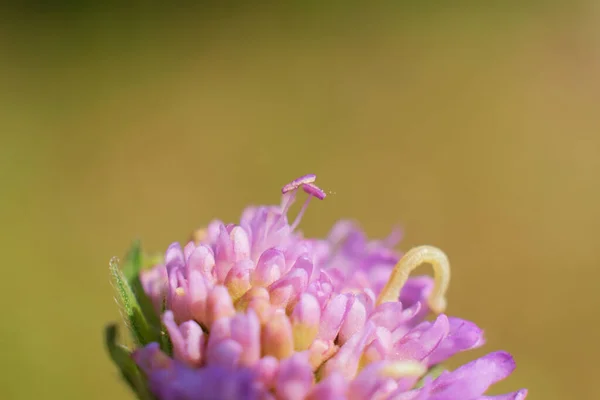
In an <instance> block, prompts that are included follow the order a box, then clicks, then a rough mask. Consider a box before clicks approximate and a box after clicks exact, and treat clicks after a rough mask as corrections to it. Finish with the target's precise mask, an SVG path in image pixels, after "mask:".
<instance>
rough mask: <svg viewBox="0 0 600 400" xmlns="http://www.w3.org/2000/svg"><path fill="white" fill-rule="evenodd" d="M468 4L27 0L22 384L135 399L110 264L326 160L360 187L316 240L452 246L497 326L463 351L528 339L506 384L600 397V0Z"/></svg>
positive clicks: (6, 285)
mask: <svg viewBox="0 0 600 400" xmlns="http://www.w3.org/2000/svg"><path fill="white" fill-rule="evenodd" d="M449 3H452V2H441V1H438V2H434V1H423V2H417V1H399V2H387V3H375V2H373V3H368V4H369V5H364V4H362V3H359V2H356V1H353V2H347V3H342V2H328V3H326V5H325V3H319V2H305V3H301V2H297V3H289V4H288V5H286V6H281V5H279V6H266V5H259V3H254V4H253V2H248V3H243V4H242V3H240V4H238V3H235V2H229V3H227V4H221V5H219V6H217V2H214V4H213V5H206V3H203V5H202V6H195V7H193V8H191V7H189V6H188V7H183V6H181V7H176V6H174V5H173V6H169V7H163V8H162V9H159V8H158V7H155V8H153V9H151V8H150V7H141V6H138V7H124V6H123V5H122V4H120V5H119V4H117V5H115V7H114V9H110V10H109V9H108V6H106V4H103V5H98V4H94V3H92V2H81V3H77V2H72V4H67V3H63V4H62V5H61V6H60V7H58V6H52V5H49V4H47V3H44V4H42V3H39V4H37V6H35V5H32V4H30V5H29V8H26V7H25V6H22V7H20V9H14V8H13V9H12V10H10V11H9V10H5V11H3V12H2V13H1V16H0V20H1V23H0V179H1V188H0V218H1V219H0V236H1V241H0V243H1V247H0V249H1V250H2V253H3V265H4V266H3V278H2V279H1V280H0V282H1V283H0V285H2V286H1V289H2V290H1V292H0V293H1V295H2V298H1V300H2V304H3V312H4V318H3V322H2V325H1V327H2V328H1V330H0V341H1V343H2V345H3V346H2V347H3V349H2V357H1V360H2V362H1V363H0V398H1V399H9V400H13V399H14V400H21V399H86V400H93V399H108V398H118V399H129V398H132V397H131V396H130V395H129V393H128V392H127V390H126V388H125V387H124V385H122V384H121V383H120V382H119V380H118V378H117V372H116V370H115V369H114V368H113V366H112V365H110V364H109V362H108V359H107V357H106V355H105V353H104V348H103V346H102V329H103V327H104V325H105V324H106V323H107V322H109V321H113V320H117V319H118V318H119V314H118V309H117V307H116V305H115V303H114V301H113V298H112V292H111V287H110V284H109V281H108V261H109V259H110V258H111V257H112V256H115V255H119V256H122V255H123V254H124V252H125V251H126V249H127V247H128V246H129V244H130V242H131V240H132V239H134V238H140V239H141V240H142V241H143V244H144V246H145V248H146V249H148V250H153V251H164V250H165V249H166V247H167V246H168V244H169V243H171V242H172V241H176V240H179V241H182V240H184V239H186V238H187V237H188V236H187V235H188V234H189V232H190V231H191V230H192V229H194V228H197V227H199V226H202V225H203V224H205V223H206V222H207V221H209V220H210V219H212V218H214V217H219V218H221V219H223V220H226V221H236V220H237V219H238V217H239V214H240V212H241V210H242V208H243V207H245V206H246V205H248V204H250V203H255V204H256V203H275V202H278V200H279V189H280V186H281V185H282V184H283V183H286V182H287V181H289V180H290V179H291V178H295V177H296V176H298V175H301V174H304V173H308V172H314V173H316V174H318V176H319V180H318V183H319V185H320V186H321V187H323V188H324V189H326V190H328V191H332V192H334V193H335V194H334V195H331V196H329V197H328V198H327V199H326V201H324V202H318V203H313V204H312V205H311V208H310V210H309V212H308V213H307V216H306V218H305V219H304V221H303V223H302V229H303V230H304V231H305V232H306V233H307V234H309V235H324V234H326V232H327V231H328V229H329V227H330V226H331V225H332V224H333V223H334V221H336V220H337V219H339V218H342V217H352V218H355V219H357V220H359V221H360V222H361V223H362V225H363V226H364V227H365V229H366V230H367V232H368V233H369V234H370V235H372V236H375V237H377V236H383V235H385V234H386V233H387V232H388V230H389V229H390V228H391V227H392V226H393V225H394V224H398V223H399V224H401V225H402V226H403V227H404V228H405V230H406V238H405V240H404V242H403V243H402V245H401V248H402V249H405V250H407V249H408V248H410V247H411V246H413V245H418V244H433V245H436V246H439V247H441V248H442V249H444V250H445V251H446V252H447V254H448V255H449V257H450V260H451V262H452V265H453V282H452V285H451V289H450V293H449V299H450V303H449V304H450V307H449V310H448V312H449V313H450V314H454V315H458V316H461V317H463V318H468V319H472V320H474V321H476V322H477V323H478V324H479V325H480V326H482V327H483V328H484V329H485V330H486V332H487V338H488V344H487V345H486V346H485V348H484V349H483V350H480V351H479V350H478V351H476V352H473V353H470V354H467V355H465V356H464V357H463V356H461V357H459V358H458V359H457V360H456V362H462V361H465V360H467V359H470V358H472V357H474V356H477V355H481V354H484V353H485V352H489V351H493V350H498V349H506V350H508V351H510V352H512V353H513V354H514V355H515V357H516V359H517V362H518V368H517V370H516V372H515V374H514V375H513V376H512V377H511V378H510V379H509V380H507V381H506V382H503V383H502V384H500V385H498V386H497V387H496V388H495V392H499V391H506V390H512V389H517V388H520V387H529V388H530V398H532V399H546V400H552V399H561V400H562V399H597V398H600V393H599V390H598V385H597V382H596V381H595V380H596V379H598V378H597V376H598V373H599V372H600V368H599V367H598V356H599V355H600V354H599V353H600V345H599V344H598V338H599V335H600V323H599V322H598V320H597V319H596V318H597V316H598V311H599V307H598V306H599V305H600V304H599V303H600V294H599V293H600V292H599V291H600V286H599V285H598V280H599V278H600V269H599V267H600V257H599V256H598V249H599V243H600V242H599V241H598V234H599V231H600V207H598V205H599V204H600V186H599V183H600V182H599V181H600V179H599V178H600V7H598V4H597V3H596V2H595V1H593V0H590V1H588V2H584V1H582V2H577V1H572V2H568V1H566V0H565V1H563V2H544V1H528V2H517V1H504V2H500V1H490V2H483V1H481V2H475V1H472V2H465V1H463V2H459V3H456V2H454V3H452V4H449ZM101 8H102V9H101ZM57 9H61V11H60V12H59V11H56V10H57ZM423 271H427V270H426V269H423Z"/></svg>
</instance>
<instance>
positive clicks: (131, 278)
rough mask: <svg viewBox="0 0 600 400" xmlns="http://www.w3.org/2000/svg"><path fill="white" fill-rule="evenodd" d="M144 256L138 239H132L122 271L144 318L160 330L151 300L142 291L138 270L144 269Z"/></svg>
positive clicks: (158, 319)
mask: <svg viewBox="0 0 600 400" xmlns="http://www.w3.org/2000/svg"><path fill="white" fill-rule="evenodd" d="M145 258H146V257H144V253H143V252H142V246H141V243H140V241H139V240H136V241H134V242H133V244H132V245H131V248H130V249H129V251H128V252H127V256H125V261H124V262H123V268H122V271H123V275H125V277H126V278H127V282H129V286H131V289H132V291H133V294H134V295H135V297H136V298H137V300H138V303H139V304H140V308H141V310H142V314H144V317H146V320H147V321H148V323H149V324H150V325H151V326H153V327H154V329H157V330H160V317H159V316H158V315H157V314H156V311H155V310H154V306H153V305H152V300H150V298H149V297H148V295H147V294H146V292H145V291H144V288H143V287H142V281H141V280H140V271H141V270H142V269H144V265H143V264H144V261H145Z"/></svg>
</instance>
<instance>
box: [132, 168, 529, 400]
mask: <svg viewBox="0 0 600 400" xmlns="http://www.w3.org/2000/svg"><path fill="white" fill-rule="evenodd" d="M314 181H315V176H314V175H306V176H303V177H301V178H298V179H296V180H294V181H292V182H291V183H289V184H287V185H285V186H284V188H283V189H282V193H283V196H282V201H281V204H280V205H279V206H261V207H250V208H247V209H246V210H245V211H244V213H243V215H242V217H241V220H240V223H239V224H237V225H236V224H224V223H223V222H221V221H214V222H212V223H210V224H209V225H208V226H207V228H206V229H205V230H202V231H199V232H196V234H195V235H194V237H193V240H191V241H190V242H189V243H187V244H186V245H185V246H184V247H183V248H182V247H181V246H180V245H179V244H178V243H174V244H172V245H171V246H169V248H168V250H167V252H166V254H165V257H164V263H163V264H161V265H158V266H155V267H154V268H152V269H149V270H145V271H143V272H142V274H141V276H140V279H141V284H142V287H143V290H144V292H145V294H146V295H147V296H148V298H149V299H150V300H151V301H152V305H153V308H154V310H155V312H156V313H157V315H161V322H162V327H163V330H164V334H165V336H166V337H167V338H168V346H163V345H161V344H160V343H159V341H156V342H152V343H149V344H146V345H145V346H144V347H141V348H138V349H136V350H135V351H134V352H133V354H132V357H133V359H134V360H135V362H136V363H137V365H138V366H139V368H140V369H141V370H142V371H143V373H144V375H145V378H146V379H147V385H148V388H149V390H150V392H151V393H152V395H153V396H155V397H156V398H158V399H160V400H171V399H172V400H175V399H177V400H187V399H189V400H194V399H332V400H333V399H357V400H358V399H365V400H367V399H397V400H410V399H414V400H416V399H422V400H427V399H430V400H434V399H435V400H448V399H456V400H470V399H484V398H492V397H485V396H484V393H485V392H486V390H487V389H488V387H489V386H490V385H492V384H493V383H495V382H497V381H499V380H501V379H503V378H505V377H506V376H508V375H509V374H510V373H511V372H512V370H513V369H514V367H515V364H514V361H513V359H512V357H511V356H510V355H509V354H508V353H505V352H495V353H491V354H488V355H487V356H484V357H482V358H480V359H477V360H475V361H473V362H471V363H469V364H466V365H464V366H462V367H460V368H458V369H456V370H454V371H452V372H447V371H443V372H442V371H441V370H440V367H439V366H440V364H441V363H442V362H444V361H445V360H447V359H448V358H449V357H451V356H452V355H453V354H455V353H457V352H460V351H464V350H469V349H473V348H476V347H479V346H481V345H482V344H483V343H484V338H483V333H482V330H481V329H479V328H478V327H477V326H476V325H475V324H473V323H471V322H469V321H465V320H461V319H458V318H451V317H448V316H446V315H444V314H442V312H443V310H444V308H445V298H444V294H445V291H446V289H447V285H448V281H449V265H448V260H447V259H446V257H445V255H444V254H443V253H442V252H441V251H440V250H438V249H436V248H434V247H430V246H422V247H418V248H416V249H413V250H411V251H409V252H408V253H406V254H404V255H402V254H400V253H399V252H397V251H396V250H394V246H395V245H396V244H397V243H398V241H399V240H400V233H399V232H394V233H393V234H392V235H390V236H389V237H388V238H386V239H384V240H379V241H369V240H367V238H366V236H365V234H364V233H363V232H362V231H361V230H360V229H359V228H358V227H357V226H356V225H355V224H354V223H352V222H349V221H342V222H339V223H338V224H336V225H335V226H334V227H333V229H332V230H331V232H330V234H329V235H328V237H327V238H326V239H308V238H305V237H303V236H302V234H301V233H300V232H298V231H297V229H296V228H297V227H298V224H299V222H300V219H301V218H302V215H303V214H304V212H305V210H306V208H307V206H308V203H309V202H310V200H311V199H312V198H313V197H316V198H317V199H323V198H325V192H323V191H322V190H321V189H319V188H318V187H317V186H316V185H315V184H314ZM300 190H303V191H304V192H306V193H307V194H308V197H307V199H306V201H305V203H304V205H303V206H302V209H301V210H300V212H299V214H298V216H297V217H296V218H295V220H294V221H293V222H292V223H291V224H290V223H289V222H288V214H289V211H290V207H291V205H292V204H293V203H294V200H295V198H296V196H297V194H298V192H299V191H300ZM422 263H430V264H432V265H433V267H434V271H435V276H434V278H430V277H428V276H420V277H414V278H408V275H409V273H410V271H411V270H412V269H414V268H415V267H417V266H418V265H420V264H422ZM432 312H433V313H438V314H439V315H438V316H437V318H435V319H434V320H432V321H430V320H426V317H427V316H428V315H429V314H430V313H432ZM525 396H526V390H520V391H518V392H514V393H511V394H506V395H503V396H498V397H494V398H497V399H505V400H506V399H523V398H525Z"/></svg>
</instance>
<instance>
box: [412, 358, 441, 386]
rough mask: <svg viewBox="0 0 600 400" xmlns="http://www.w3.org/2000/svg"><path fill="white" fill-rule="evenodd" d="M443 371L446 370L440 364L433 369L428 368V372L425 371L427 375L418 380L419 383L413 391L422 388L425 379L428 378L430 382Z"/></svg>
mask: <svg viewBox="0 0 600 400" xmlns="http://www.w3.org/2000/svg"><path fill="white" fill-rule="evenodd" d="M444 371H446V368H444V366H443V365H441V364H437V365H434V366H433V367H431V368H429V370H428V371H427V374H426V375H425V376H424V377H422V378H421V379H419V381H418V382H417V384H416V385H415V387H414V389H419V388H421V387H423V384H424V383H425V379H426V378H430V379H432V380H433V379H436V378H437V377H438V376H440V375H441V374H442V372H444Z"/></svg>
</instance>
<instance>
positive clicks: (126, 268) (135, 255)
mask: <svg viewBox="0 0 600 400" xmlns="http://www.w3.org/2000/svg"><path fill="white" fill-rule="evenodd" d="M142 258H143V255H142V245H141V243H140V241H139V240H135V241H134V242H133V243H132V244H131V247H130V248H129V251H128V252H127V255H126V256H125V260H124V261H123V266H122V268H121V269H122V271H123V275H125V278H127V281H128V282H131V281H132V280H133V279H134V278H135V277H136V276H138V275H139V274H140V269H141V268H142Z"/></svg>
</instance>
